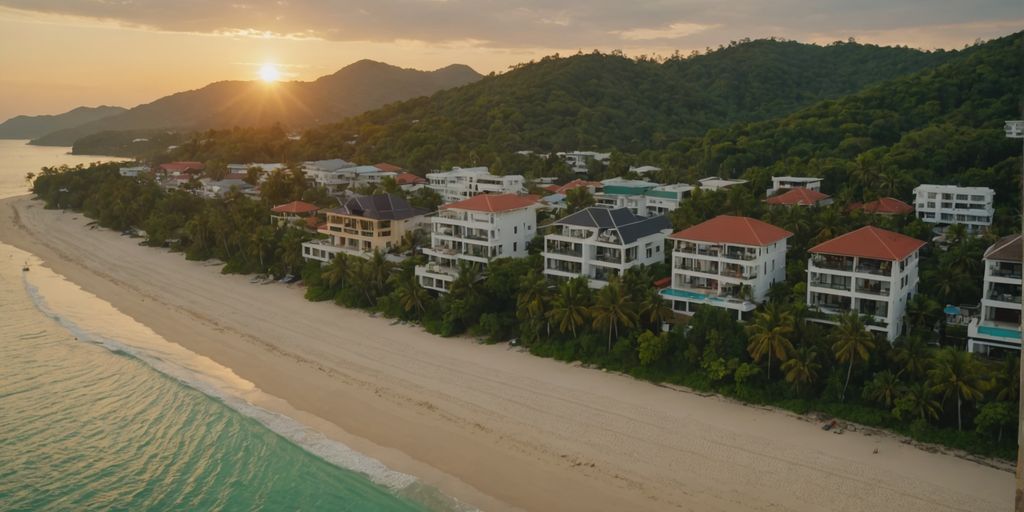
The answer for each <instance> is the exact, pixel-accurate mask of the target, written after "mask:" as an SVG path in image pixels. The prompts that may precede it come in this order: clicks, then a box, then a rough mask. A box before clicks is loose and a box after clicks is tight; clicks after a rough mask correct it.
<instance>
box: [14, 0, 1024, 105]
mask: <svg viewBox="0 0 1024 512" xmlns="http://www.w3.org/2000/svg"><path fill="white" fill-rule="evenodd" d="M1022 28H1024V8H1022V7H1021V3H1020V0H985V1H976V2H964V1H950V0H934V1H926V0H888V1H877V0H869V1H868V0H861V1H850V0H845V1H844V0H821V1H815V2H810V1H805V2H796V1H786V0H781V1H771V2H765V1H763V0H734V1H731V2H728V3H722V2H713V1H710V0H632V1H608V0H548V1H539V0H505V1H501V0H476V1H471V0H237V1H234V2H231V1H228V2H219V1H206V0H183V1H170V0H116V1H115V0H79V1H74V0H0V70H2V71H0V121H2V120H3V119H6V118H8V117H10V116H13V115H16V114H53V113H59V112H62V111H65V110H68V109H70V108H73V107H75V106H79V105H100V104H108V105H120V106H125V107H132V106H135V105H137V104H140V103H145V102H148V101H152V100H154V99H156V98H158V97H160V96H163V95H166V94H169V93H173V92H177V91H181V90H186V89H194V88H198V87H201V86H203V85H205V84H207V83H209V82H213V81H217V80H227V79H246V80H248V79H256V78H257V77H258V73H259V69H260V67H261V66H262V65H263V64H265V63H267V62H272V63H275V64H276V65H277V66H278V68H279V69H280V70H281V73H282V75H283V77H282V79H286V80H309V79H313V78H316V77H318V76H321V75H325V74H329V73H332V72H334V71H336V70H337V69H338V68H340V67H342V66H344V65H346V64H349V63H352V62H354V61H356V60H359V59H362V58H369V59H374V60H380V61H384V62H388V63H391V64H395V65H399V66H403V67H413V68H418V69H435V68H438V67H442V66H445V65H448V64H451V63H463V64H468V65H470V66H472V67H473V68H475V69H476V70H477V71H480V72H482V73H487V72H490V71H496V72H501V71H503V70H505V69H507V67H508V66H509V65H512V64H516V63H519V62H524V61H528V60H530V59H535V58H539V57H541V56H544V55H548V54H552V53H556V52H559V53H562V54H567V53H575V52H576V51H577V50H581V49H582V50H584V51H589V50H591V49H594V48H597V49H601V50H606V51H607V50H612V49H621V50H623V51H624V52H626V54H628V55H634V56H635V55H640V54H652V53H656V54H660V55H670V54H671V53H672V52H673V51H675V50H679V51H681V52H683V53H688V52H689V51H691V50H695V49H697V50H702V49H704V48H705V47H708V46H710V47H715V46H718V45H719V44H728V42H729V41H730V40H736V39H740V38H743V37H751V38H758V37H768V36H778V37H784V38H788V39H796V40H799V41H805V42H818V43H827V42H831V41H835V40H838V39H842V40H845V39H847V38H849V37H855V38H856V39H857V40H858V41H860V42H871V43H878V44H900V45H904V44H905V45H908V46H912V47H919V48H927V49H932V48H961V47H963V46H964V44H966V43H970V42H973V41H975V40H976V39H989V38H993V37H998V36H1002V35H1007V34H1009V33H1012V32H1014V31H1018V30H1021V29H1022Z"/></svg>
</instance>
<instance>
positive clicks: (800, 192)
mask: <svg viewBox="0 0 1024 512" xmlns="http://www.w3.org/2000/svg"><path fill="white" fill-rule="evenodd" d="M829 197H830V196H828V195H827V194H822V193H821V192H818V191H817V190H811V189H807V188H791V189H789V190H787V191H786V192H783V193H781V194H779V195H777V196H772V197H769V198H768V199H767V200H765V202H766V203H768V204H782V205H787V206H792V205H798V206H814V205H816V204H818V203H819V202H821V201H824V200H825V199H828V198H829Z"/></svg>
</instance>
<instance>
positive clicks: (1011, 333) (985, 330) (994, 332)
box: [978, 325, 1020, 340]
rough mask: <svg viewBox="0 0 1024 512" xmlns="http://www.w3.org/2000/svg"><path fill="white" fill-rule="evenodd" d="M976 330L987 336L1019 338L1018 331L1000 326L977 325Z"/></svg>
mask: <svg viewBox="0 0 1024 512" xmlns="http://www.w3.org/2000/svg"><path fill="white" fill-rule="evenodd" d="M978 332H980V333H981V334H987V335H989V336H997V337H1000V338H1010V339H1014V340H1019V339H1020V331H1015V330H1013V329H1004V328H1002V327H992V326H988V325H979V326H978Z"/></svg>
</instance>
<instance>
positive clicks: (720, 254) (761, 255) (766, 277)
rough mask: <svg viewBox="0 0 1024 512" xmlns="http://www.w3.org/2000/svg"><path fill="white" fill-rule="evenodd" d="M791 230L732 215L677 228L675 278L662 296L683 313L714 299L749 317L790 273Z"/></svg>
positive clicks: (716, 303) (738, 315) (674, 237)
mask: <svg viewBox="0 0 1024 512" xmlns="http://www.w3.org/2000/svg"><path fill="white" fill-rule="evenodd" d="M791 236H793V233H791V232H789V231H786V230H785V229H782V228H780V227H777V226H773V225H771V224H768V223H767V222H762V221H760V220H757V219H752V218H750V217H737V216H732V215H719V216H718V217H715V218H713V219H711V220H708V221H705V222H702V223H700V224H697V225H696V226H692V227H689V228H687V229H684V230H682V231H679V232H677V233H674V234H672V235H670V236H669V239H671V240H672V241H673V243H674V249H673V252H672V279H671V284H670V285H669V287H668V288H665V289H663V290H662V291H661V296H662V298H664V299H665V300H667V301H669V303H671V304H672V310H673V311H675V312H676V313H680V314H683V315H693V314H694V313H695V312H696V311H697V308H698V307H700V306H702V305H708V306H714V307H719V308H725V309H728V310H729V311H730V312H732V313H734V314H735V315H736V318H737V319H738V320H741V321H743V320H749V319H750V317H751V315H752V314H753V311H754V309H756V308H757V304H759V303H761V302H764V300H765V298H766V297H767V296H768V290H769V289H770V288H771V287H772V285H773V284H775V283H777V282H781V281H784V280H785V279H786V245H787V240H788V239H789V237H791Z"/></svg>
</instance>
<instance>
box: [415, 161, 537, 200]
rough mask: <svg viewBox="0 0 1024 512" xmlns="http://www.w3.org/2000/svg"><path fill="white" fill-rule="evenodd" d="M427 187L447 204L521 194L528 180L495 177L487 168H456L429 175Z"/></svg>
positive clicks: (517, 177) (514, 177) (514, 175)
mask: <svg viewBox="0 0 1024 512" xmlns="http://www.w3.org/2000/svg"><path fill="white" fill-rule="evenodd" d="M426 177H427V187H429V188H432V189H434V191H436V192H437V193H438V194H440V195H441V199H442V200H443V201H444V202H445V203H454V202H456V201H461V200H463V199H469V198H470V197H473V196H475V195H477V194H520V193H522V192H525V191H526V188H525V185H526V180H525V179H524V178H523V177H522V176H520V175H518V174H508V175H505V176H495V175H493V174H491V173H490V172H488V171H487V168H486V167H467V168H465V169H463V168H461V167H455V168H453V169H452V170H450V171H445V172H432V173H427V176H426Z"/></svg>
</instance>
